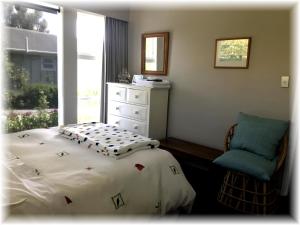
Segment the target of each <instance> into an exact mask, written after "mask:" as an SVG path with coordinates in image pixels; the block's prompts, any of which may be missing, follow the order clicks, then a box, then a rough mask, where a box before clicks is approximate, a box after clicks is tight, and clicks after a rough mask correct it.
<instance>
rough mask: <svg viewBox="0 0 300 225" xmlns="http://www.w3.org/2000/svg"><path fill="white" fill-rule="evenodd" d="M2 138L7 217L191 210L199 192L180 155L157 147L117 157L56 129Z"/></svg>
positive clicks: (24, 132)
mask: <svg viewBox="0 0 300 225" xmlns="http://www.w3.org/2000/svg"><path fill="white" fill-rule="evenodd" d="M3 137H4V140H5V144H4V145H5V148H6V153H5V155H6V157H5V161H4V162H3V163H2V164H3V167H4V172H5V173H6V176H5V181H4V190H5V195H4V196H5V198H4V201H3V204H4V207H5V209H6V210H7V213H8V215H85V214H89V215H90V214H93V215H104V214H106V215H118V214H147V215H164V214H168V213H174V212H176V213H178V212H180V213H182V212H183V213H189V212H190V211H191V209H192V205H193V201H194V199H195V191H194V190H193V188H192V186H191V185H190V184H189V183H188V181H187V180H186V178H185V176H184V174H183V172H182V170H181V167H180V165H179V163H178V162H177V161H176V159H175V158H174V157H173V156H172V155H171V154H170V153H169V152H167V151H165V150H162V149H159V148H157V146H153V145H151V144H148V146H149V148H145V149H143V148H141V147H140V146H139V148H138V151H134V152H132V153H131V154H128V155H126V156H125V157H121V158H118V159H116V158H114V157H107V156H106V155H103V154H100V153H101V151H98V150H97V149H92V148H89V147H88V146H91V144H88V143H87V145H86V146H84V145H82V144H80V141H78V140H79V139H75V138H71V137H72V136H71V135H70V134H66V133H64V132H60V130H59V128H58V127H55V128H49V129H33V130H27V131H22V132H17V133H11V134H5V135H4V136H3ZM67 137H70V138H69V140H68V138H67ZM74 139H75V140H74ZM83 140H86V138H84V139H83Z"/></svg>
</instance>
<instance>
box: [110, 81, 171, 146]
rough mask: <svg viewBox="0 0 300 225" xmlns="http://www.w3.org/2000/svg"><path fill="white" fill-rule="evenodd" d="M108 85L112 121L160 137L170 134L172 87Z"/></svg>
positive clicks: (123, 127)
mask: <svg viewBox="0 0 300 225" xmlns="http://www.w3.org/2000/svg"><path fill="white" fill-rule="evenodd" d="M107 85H108V110H107V123H108V124H111V125H116V126H118V127H120V128H122V129H126V130H129V131H132V132H134V133H137V134H140V135H143V136H146V137H150V138H154V139H158V140H160V139H164V138H165V137H166V131H167V114H168V96H169V88H151V87H142V86H136V85H131V84H121V83H107Z"/></svg>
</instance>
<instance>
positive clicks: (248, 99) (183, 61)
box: [129, 10, 292, 149]
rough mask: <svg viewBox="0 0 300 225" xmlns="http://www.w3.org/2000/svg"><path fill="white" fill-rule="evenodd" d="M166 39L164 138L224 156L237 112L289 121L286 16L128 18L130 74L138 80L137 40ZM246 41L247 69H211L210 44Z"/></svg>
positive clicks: (163, 14)
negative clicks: (283, 83)
mask: <svg viewBox="0 0 300 225" xmlns="http://www.w3.org/2000/svg"><path fill="white" fill-rule="evenodd" d="M162 31H169V32H170V49H169V73H168V77H167V78H168V79H170V80H171V81H172V90H171V92H170V102H169V122H168V136H170V137H176V138H180V139H184V140H187V141H191V142H195V143H199V144H203V145H206V146H210V147H215V148H218V149H223V142H224V136H225V133H226V131H227V129H228V128H229V126H230V125H231V124H233V123H235V121H236V118H237V115H238V112H240V111H242V112H245V113H250V114H256V115H259V116H266V117H271V118H277V119H289V89H288V88H281V87H280V76H282V75H291V76H292V74H290V58H289V57H290V55H289V53H290V52H289V48H290V35H289V32H290V13H289V11H287V10H286V11H283V10H282V11H280V10H277V11H275V10H273V11H272V10H268V11H266V10H259V11H258V10H257V11H229V10H226V11H225V10H224V11H221V10H219V11H217V10H215V11H212V10H210V11H197V10H189V11H188V10H185V11H184V10H177V11H176V10H169V11H168V10H156V11H141V10H139V11H130V13H129V72H130V73H131V74H140V72H141V34H142V33H144V32H162ZM240 36H242V37H244V36H250V37H252V46H251V53H250V64H249V69H215V68H214V67H213V65H214V52H215V39H217V38H224V37H240Z"/></svg>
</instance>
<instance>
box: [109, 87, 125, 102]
mask: <svg viewBox="0 0 300 225" xmlns="http://www.w3.org/2000/svg"><path fill="white" fill-rule="evenodd" d="M108 97H109V99H110V100H115V101H122V102H125V101H126V88H125V87H109V88H108Z"/></svg>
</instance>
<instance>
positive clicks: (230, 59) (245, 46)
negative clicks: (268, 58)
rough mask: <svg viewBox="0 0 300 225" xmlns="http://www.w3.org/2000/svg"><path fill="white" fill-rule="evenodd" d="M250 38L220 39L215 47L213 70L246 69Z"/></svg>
mask: <svg viewBox="0 0 300 225" xmlns="http://www.w3.org/2000/svg"><path fill="white" fill-rule="evenodd" d="M250 47H251V37H238V38H220V39H216V45H215V62H214V67H215V68H231V69H247V68H248V67H249V58H250Z"/></svg>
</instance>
